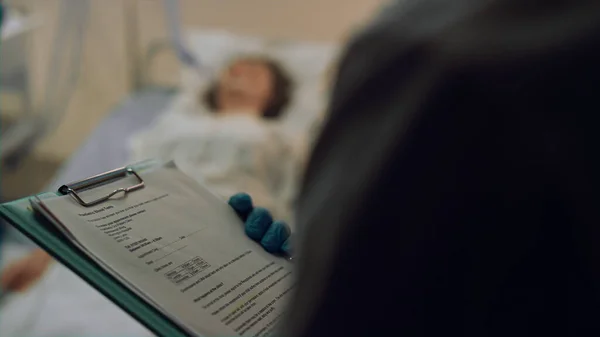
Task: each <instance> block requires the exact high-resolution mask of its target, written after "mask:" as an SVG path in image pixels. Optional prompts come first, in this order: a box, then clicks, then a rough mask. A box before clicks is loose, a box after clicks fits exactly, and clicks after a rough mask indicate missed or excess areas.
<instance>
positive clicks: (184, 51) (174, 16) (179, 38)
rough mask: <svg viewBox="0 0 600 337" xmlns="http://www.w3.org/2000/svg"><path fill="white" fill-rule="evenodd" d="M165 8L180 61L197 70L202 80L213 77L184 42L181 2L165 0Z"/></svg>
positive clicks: (172, 41) (173, 44) (170, 32)
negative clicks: (180, 11) (180, 13)
mask: <svg viewBox="0 0 600 337" xmlns="http://www.w3.org/2000/svg"><path fill="white" fill-rule="evenodd" d="M163 4H164V7H165V16H166V23H167V26H168V27H167V28H168V29H169V34H170V39H171V43H172V46H173V48H174V49H175V53H176V54H177V57H178V58H179V61H180V62H181V63H182V64H184V65H186V66H188V67H191V68H192V69H195V70H196V72H197V73H198V76H199V77H200V79H204V78H206V77H211V76H212V72H211V71H210V69H209V68H208V67H205V66H204V65H203V64H202V63H201V62H200V60H198V59H197V58H196V57H194V55H193V54H192V53H191V52H190V51H189V50H188V48H187V47H186V46H185V42H184V41H183V34H182V33H181V17H180V15H179V0H163Z"/></svg>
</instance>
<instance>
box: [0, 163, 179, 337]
mask: <svg viewBox="0 0 600 337" xmlns="http://www.w3.org/2000/svg"><path fill="white" fill-rule="evenodd" d="M162 165H163V164H162V163H159V162H156V161H145V162H142V163H139V164H135V165H131V166H127V167H122V168H119V169H115V170H112V171H108V172H104V173H101V174H98V175H95V176H92V177H90V178H87V179H84V180H81V181H76V182H73V183H69V184H65V185H63V186H61V187H60V188H59V191H58V192H56V193H53V192H47V193H41V194H38V195H36V196H31V197H26V198H22V199H19V200H16V201H12V202H8V203H4V204H1V205H0V217H1V218H3V219H4V220H6V221H7V222H8V223H9V224H11V225H12V226H13V227H15V228H16V229H18V230H19V231H20V232H21V233H23V234H24V235H25V236H27V237H28V238H29V239H31V240H32V241H34V242H35V243H36V244H37V245H38V246H40V247H41V248H42V249H44V250H45V251H46V252H48V253H49V254H50V255H51V256H52V257H54V258H55V259H56V260H58V261H59V262H61V263H62V264H63V265H65V266H66V267H67V268H69V269H70V270H71V271H73V272H74V273H75V274H77V275H78V276H79V277H81V278H82V279H83V280H84V281H85V282H86V283H88V284H89V285H91V286H92V287H94V288H95V289H96V290H98V291H99V292H100V293H102V294H103V295H104V296H106V297H107V298H108V299H109V300H111V301H112V302H113V303H115V304H116V305H117V306H119V307H120V308H121V309H123V310H124V311H125V312H127V313H128V314H129V315H131V316H132V317H133V318H134V319H136V320H137V321H138V322H140V323H141V324H142V325H144V326H145V327H146V328H148V329H149V330H150V331H152V332H153V333H154V334H156V335H157V336H169V337H171V336H173V337H184V336H189V334H188V333H187V332H186V330H185V329H183V328H182V327H181V326H179V325H177V324H176V323H175V322H173V321H172V320H171V319H169V318H168V317H166V316H165V315H163V314H162V313H160V312H159V311H158V310H157V309H156V308H154V307H153V306H152V305H150V304H148V303H147V302H146V301H145V300H144V299H142V298H141V297H140V296H138V295H137V294H136V293H135V292H133V291H132V290H130V289H129V288H127V287H126V286H125V285H123V284H122V283H121V282H119V281H118V280H117V279H116V278H115V277H114V276H112V275H111V274H110V273H108V272H107V271H105V270H104V269H103V268H102V267H100V266H99V265H98V264H97V263H96V262H95V261H94V260H92V259H91V258H90V257H88V256H87V255H86V254H85V253H83V252H81V251H80V250H79V249H78V248H77V247H76V246H75V245H74V244H72V243H71V242H70V240H68V239H66V238H65V237H64V235H63V234H62V233H60V231H59V230H58V229H56V228H55V227H54V226H53V225H52V224H51V223H50V221H48V220H47V219H46V218H44V217H43V216H41V215H40V214H38V213H37V212H35V211H34V210H33V209H32V208H31V206H30V199H31V198H33V197H37V198H39V199H41V200H43V199H45V198H51V197H56V196H57V195H71V196H72V197H73V198H74V199H75V200H77V202H79V203H80V204H81V205H82V206H83V207H90V206H93V205H97V204H99V203H101V202H103V201H106V200H108V199H110V198H111V197H113V196H115V195H116V194H119V193H123V194H127V193H130V192H134V191H136V190H138V189H141V188H143V187H144V182H143V179H142V178H141V177H140V176H139V175H138V173H142V172H147V171H150V170H152V169H154V168H158V167H161V166H162ZM131 175H133V176H135V177H136V178H137V179H138V183H137V184H135V185H131V186H125V187H123V188H119V189H117V190H115V191H113V192H112V193H111V194H110V195H107V196H104V197H102V198H99V199H96V200H84V199H83V198H81V196H80V195H79V194H78V193H77V192H80V191H83V190H87V189H93V188H95V187H98V186H103V185H106V184H108V183H110V182H114V181H116V180H119V179H122V178H124V177H127V176H131Z"/></svg>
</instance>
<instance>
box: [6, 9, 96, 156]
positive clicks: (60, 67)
mask: <svg viewBox="0 0 600 337" xmlns="http://www.w3.org/2000/svg"><path fill="white" fill-rule="evenodd" d="M89 1H90V0H62V1H61V2H60V9H59V16H58V20H57V21H58V27H57V29H56V33H55V35H54V40H53V44H52V47H51V48H52V53H51V56H50V59H49V61H48V68H47V69H48V75H47V77H46V83H45V88H44V99H43V100H42V108H41V109H40V113H36V114H30V116H29V117H27V118H25V119H22V120H20V121H19V122H18V123H17V124H16V125H15V126H13V127H12V128H10V129H8V130H6V131H5V134H3V135H1V136H2V142H1V143H0V156H1V158H2V160H3V162H5V163H7V164H8V165H10V166H14V165H16V164H17V163H18V162H19V161H20V159H22V158H23V156H25V155H27V154H28V153H29V152H30V151H31V150H32V149H33V147H34V146H35V145H36V144H37V142H38V141H39V140H40V139H42V138H43V137H45V136H47V135H48V134H49V133H50V132H51V131H53V130H54V129H55V128H56V127H57V126H58V124H59V123H60V121H61V120H62V119H63V117H64V114H65V112H66V110H67V108H68V105H69V103H70V101H71V98H72V96H73V93H74V91H75V89H76V87H77V82H78V80H79V77H80V73H81V61H82V49H83V43H84V39H85V34H86V28H87V21H88V15H89V5H90V3H89Z"/></svg>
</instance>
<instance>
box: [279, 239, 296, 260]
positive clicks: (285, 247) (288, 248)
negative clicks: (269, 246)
mask: <svg viewBox="0 0 600 337" xmlns="http://www.w3.org/2000/svg"><path fill="white" fill-rule="evenodd" d="M281 252H282V253H284V254H285V255H287V256H294V246H293V245H292V235H291V234H290V236H289V237H288V238H287V239H286V240H285V241H284V242H283V243H282V244H281Z"/></svg>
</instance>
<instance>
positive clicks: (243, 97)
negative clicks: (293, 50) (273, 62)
mask: <svg viewBox="0 0 600 337" xmlns="http://www.w3.org/2000/svg"><path fill="white" fill-rule="evenodd" d="M273 85H274V78H273V73H272V72H271V69H270V68H269V66H268V65H267V64H265V63H264V62H262V61H261V60H251V59H246V60H239V61H236V62H234V63H233V64H231V66H229V68H227V70H225V71H224V72H223V73H222V74H221V77H220V78H219V83H218V91H217V106H218V107H219V111H220V112H225V113H226V112H228V111H239V110H242V111H246V112H252V113H256V114H257V115H260V114H262V111H264V109H265V108H266V107H267V106H268V104H269V101H270V100H271V97H272V95H273Z"/></svg>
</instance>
